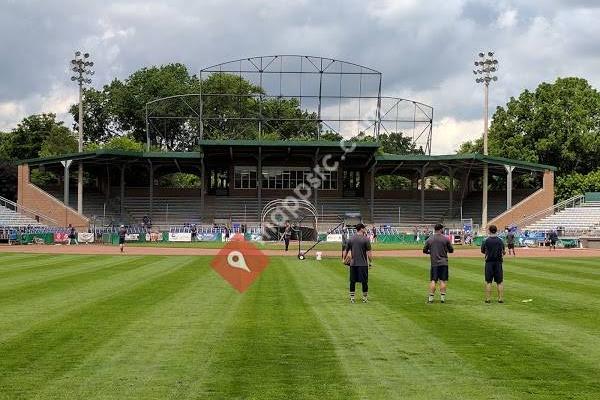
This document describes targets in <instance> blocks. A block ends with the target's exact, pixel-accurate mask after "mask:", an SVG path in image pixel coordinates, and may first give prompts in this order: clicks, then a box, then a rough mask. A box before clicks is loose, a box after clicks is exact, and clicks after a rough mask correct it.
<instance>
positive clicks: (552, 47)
mask: <svg viewBox="0 0 600 400" xmlns="http://www.w3.org/2000/svg"><path fill="white" fill-rule="evenodd" d="M599 20H600V1H596V0H564V1H561V0H543V1H542V0H512V1H511V0H497V1H483V0H472V1H464V0H440V1H437V0H429V1H419V0H380V1H370V0H344V1H342V0H339V1H333V0H294V1H287V0H278V1H276V0H237V1H231V0H195V1H189V0H188V1H186V0H169V1H167V0H163V1H153V0H143V1H141V0H123V1H112V0H104V1H93V0H89V1H81V0H77V1H68V0H60V1H59V0H45V1H41V0H40V1H33V0H0V37H1V38H2V40H0V54H2V57H1V58H0V130H7V129H11V128H13V127H14V126H15V125H16V123H17V122H18V121H19V120H20V119H21V118H23V117H24V116H26V115H29V114H32V113H39V112H54V113H57V114H58V115H59V117H60V118H63V119H65V120H66V121H67V122H68V123H71V121H70V119H69V117H68V115H67V114H66V110H67V108H68V107H69V105H70V104H72V103H74V102H75V101H76V88H75V87H74V85H72V84H71V82H70V80H69V77H70V74H69V70H68V61H69V60H70V58H71V57H72V54H73V50H75V49H83V50H85V51H89V52H90V53H92V55H93V58H94V61H95V63H96V66H95V69H96V75H95V76H94V83H93V85H94V86H95V87H101V86H102V85H103V84H105V83H107V82H109V81H110V80H111V79H112V78H114V77H118V78H125V77H126V76H128V75H129V74H130V73H131V72H132V71H135V70H136V69H138V68H140V67H142V66H148V65H157V64H165V63H170V62H175V61H177V62H182V63H185V64H186V65H187V66H188V67H189V68H190V69H191V70H192V71H194V72H195V71H197V70H198V69H200V68H202V67H205V66H208V65H213V64H216V63H219V62H222V61H228V60H232V59H237V58H242V57H250V56H257V55H267V54H309V55H318V56H326V57H332V58H337V59H342V60H348V61H352V62H356V63H359V64H363V65H367V66H370V67H372V68H374V69H376V70H379V71H381V72H382V73H383V86H384V92H385V94H387V95H390V96H402V97H408V98H412V99H415V100H418V101H422V102H425V103H428V104H431V105H432V106H433V107H434V108H435V122H434V129H433V152H434V153H438V154H440V153H448V152H452V151H454V150H455V149H456V147H457V145H458V144H459V143H460V142H462V141H464V140H466V139H471V138H473V137H475V136H477V135H479V134H480V133H481V130H482V124H483V123H482V116H481V115H482V88H481V87H480V86H478V85H476V84H475V82H474V80H473V74H472V72H471V70H472V69H473V58H474V55H475V54H476V53H478V52H479V51H480V50H484V49H486V50H487V49H492V50H494V51H495V52H496V54H497V56H498V58H499V60H500V63H501V65H500V71H499V73H498V75H499V81H498V82H497V83H495V84H494V85H493V88H492V91H491V95H490V103H491V106H492V107H495V106H496V105H501V104H504V103H506V101H507V100H508V99H509V98H510V96H517V95H518V94H519V93H520V92H521V91H522V90H523V89H525V88H529V89H533V88H535V87H536V86H537V84H539V83H540V82H542V81H553V80H554V79H555V78H556V77H558V76H581V77H584V78H586V79H588V80H589V81H590V82H591V84H592V85H593V86H595V87H597V88H598V87H600V52H599V50H600V40H599V39H600V24H599V23H598V21H599Z"/></svg>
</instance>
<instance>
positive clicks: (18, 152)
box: [3, 113, 66, 160]
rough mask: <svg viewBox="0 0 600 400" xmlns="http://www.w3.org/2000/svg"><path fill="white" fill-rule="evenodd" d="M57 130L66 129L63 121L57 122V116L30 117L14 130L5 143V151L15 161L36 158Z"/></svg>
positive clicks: (41, 115)
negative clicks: (51, 134)
mask: <svg viewBox="0 0 600 400" xmlns="http://www.w3.org/2000/svg"><path fill="white" fill-rule="evenodd" d="M56 128H58V129H66V128H65V127H64V126H63V122H62V121H56V115H55V114H51V113H50V114H36V115H30V116H29V117H26V118H24V119H23V120H22V121H21V122H20V123H19V124H18V125H17V127H16V128H15V129H13V130H12V132H11V133H10V135H9V137H10V139H8V142H5V143H3V147H4V150H3V151H5V153H6V156H7V157H8V158H10V159H13V160H23V159H28V158H36V157H38V156H39V154H40V151H41V149H42V144H43V143H44V141H45V140H46V139H47V138H48V137H49V136H50V133H51V132H52V130H53V129H56ZM5 140H6V139H5Z"/></svg>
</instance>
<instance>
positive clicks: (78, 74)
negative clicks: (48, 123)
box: [71, 51, 94, 214]
mask: <svg viewBox="0 0 600 400" xmlns="http://www.w3.org/2000/svg"><path fill="white" fill-rule="evenodd" d="M89 58H90V53H85V54H83V57H82V56H81V51H76V52H75V58H73V59H72V60H71V65H72V66H73V67H72V68H71V71H73V76H71V81H73V82H77V84H78V86H79V140H78V142H79V152H80V153H81V152H82V151H83V85H84V84H88V85H89V84H90V83H92V79H91V78H89V76H92V75H94V71H93V70H92V67H93V66H94V63H93V62H92V61H91V60H89ZM77 212H78V213H79V214H82V213H83V164H82V163H81V162H79V171H78V176H77Z"/></svg>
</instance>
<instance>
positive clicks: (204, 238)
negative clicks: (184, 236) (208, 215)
mask: <svg viewBox="0 0 600 400" xmlns="http://www.w3.org/2000/svg"><path fill="white" fill-rule="evenodd" d="M196 240H198V241H199V242H214V241H219V240H221V234H219V233H214V232H204V233H198V234H197V235H196Z"/></svg>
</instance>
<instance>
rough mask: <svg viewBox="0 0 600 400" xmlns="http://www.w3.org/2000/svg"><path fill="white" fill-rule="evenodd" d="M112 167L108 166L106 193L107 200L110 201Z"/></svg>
mask: <svg viewBox="0 0 600 400" xmlns="http://www.w3.org/2000/svg"><path fill="white" fill-rule="evenodd" d="M110 185H111V183H110V168H109V167H108V166H107V167H106V192H105V193H104V195H105V199H106V200H105V202H106V203H108V200H109V199H110Z"/></svg>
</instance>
